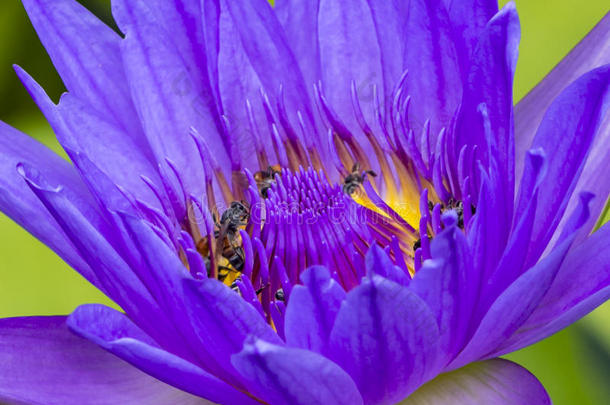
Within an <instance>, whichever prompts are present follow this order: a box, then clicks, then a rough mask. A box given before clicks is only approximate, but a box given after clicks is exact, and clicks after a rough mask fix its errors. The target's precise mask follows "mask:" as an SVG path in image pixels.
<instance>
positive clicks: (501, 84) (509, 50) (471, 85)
mask: <svg viewBox="0 0 610 405" xmlns="http://www.w3.org/2000/svg"><path fill="white" fill-rule="evenodd" d="M519 39H520V26H519V17H518V15H517V12H516V10H515V5H514V3H508V4H507V5H506V6H505V7H504V8H503V9H502V10H500V12H498V13H497V14H496V15H495V16H494V17H493V18H492V19H491V20H490V21H489V23H488V24H487V25H486V27H485V30H484V31H483V32H482V34H481V35H480V36H479V38H478V44H477V48H476V51H475V53H474V55H473V59H472V65H471V66H470V68H469V73H468V78H467V83H468V85H467V87H466V89H465V91H464V99H463V101H462V106H461V110H460V113H459V116H458V122H457V128H456V132H457V133H456V135H455V136H456V149H455V150H460V149H461V148H462V146H463V145H470V147H473V146H475V145H476V146H478V151H479V153H480V155H481V163H482V164H483V167H484V168H485V169H487V171H488V176H489V182H488V184H487V185H486V187H487V188H488V192H489V193H490V194H491V195H493V196H495V198H494V199H488V198H487V196H485V197H483V196H479V201H478V202H477V203H476V204H477V210H479V208H480V206H481V205H483V204H487V205H489V207H488V208H487V209H488V215H491V217H489V218H487V220H488V221H493V223H494V224H493V227H494V232H495V234H496V235H495V240H496V242H495V243H494V244H491V243H490V246H489V250H490V252H489V254H487V256H488V257H490V258H492V259H495V258H496V257H497V255H498V254H499V249H500V248H501V247H502V246H503V245H504V244H505V242H506V239H505V238H506V237H507V236H508V231H509V228H510V225H511V223H510V221H511V218H512V213H513V206H512V202H513V200H514V197H513V190H514V175H513V165H514V162H513V158H514V157H513V147H514V146H513V145H514V139H513V122H512V108H513V100H512V87H513V77H514V73H515V67H516V63H517V53H518V46H519ZM473 175H474V173H473ZM471 180H472V179H471ZM474 187H475V189H476V190H478V189H479V187H480V184H475V185H474ZM492 203H493V205H490V204H492Z"/></svg>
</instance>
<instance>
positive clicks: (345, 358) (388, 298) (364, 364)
mask: <svg viewBox="0 0 610 405" xmlns="http://www.w3.org/2000/svg"><path fill="white" fill-rule="evenodd" d="M437 344H438V327H437V325H436V320H435V318H434V315H433V314H432V312H431V311H430V309H429V308H428V306H427V305H426V304H425V303H424V302H423V301H422V300H421V299H420V298H419V297H418V296H417V295H415V293H413V292H412V291H410V290H409V289H408V288H406V287H403V286H401V285H399V284H396V283H394V282H393V281H390V280H388V279H385V278H383V277H380V276H373V277H372V278H370V279H369V278H365V279H364V280H363V282H362V284H360V285H359V286H358V287H356V288H355V289H353V290H352V291H350V292H349V293H348V294H347V298H346V299H345V301H344V302H343V304H342V305H341V309H340V310H339V314H338V315H337V319H336V321H335V325H334V327H333V330H332V332H331V335H330V346H329V350H328V356H329V357H330V358H331V359H332V360H333V361H335V362H336V363H337V364H339V365H340V366H341V367H342V368H343V369H344V370H345V371H347V372H348V374H349V375H351V376H352V378H353V379H354V381H355V382H356V385H357V386H358V389H359V390H360V393H361V394H362V398H363V399H364V401H365V402H366V403H370V404H377V403H393V402H396V401H399V400H401V399H403V398H404V397H405V396H407V395H408V394H409V393H411V392H412V391H413V390H414V389H415V388H416V387H417V386H419V385H420V384H422V383H423V382H424V381H425V380H426V379H427V378H429V376H430V373H432V372H436V371H437V369H436V365H437V363H438V361H437V360H438V358H437V356H438V353H437V350H438V348H437Z"/></svg>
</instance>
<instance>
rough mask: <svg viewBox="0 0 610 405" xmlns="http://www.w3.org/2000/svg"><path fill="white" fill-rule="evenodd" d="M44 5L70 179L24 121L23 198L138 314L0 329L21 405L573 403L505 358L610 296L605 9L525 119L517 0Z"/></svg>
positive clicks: (90, 309) (31, 225) (1, 204)
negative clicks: (110, 23) (108, 8)
mask: <svg viewBox="0 0 610 405" xmlns="http://www.w3.org/2000/svg"><path fill="white" fill-rule="evenodd" d="M458 3H459V4H458ZM24 4H25V7H26V9H27V11H28V13H29V15H30V18H31V20H32V23H33V25H34V27H35V29H36V30H37V32H38V34H39V36H40V38H41V40H42V42H43V43H44V45H45V47H46V48H47V50H48V52H49V54H50V56H51V58H52V60H53V62H54V64H55V66H56V68H57V70H58V72H59V73H60V75H61V77H62V78H63V80H64V83H65V85H66V87H67V89H68V92H67V93H65V94H64V95H63V96H62V97H61V100H60V101H59V103H58V104H55V103H54V102H52V101H51V100H50V99H49V98H48V97H47V96H46V94H45V93H44V91H43V89H42V88H41V87H40V86H39V85H38V84H37V83H36V82H35V81H34V80H33V79H32V78H31V77H30V76H28V75H27V73H25V71H23V70H22V69H21V68H19V67H17V68H16V71H17V74H18V75H19V77H20V79H21V80H22V82H23V83H24V85H25V87H26V88H27V90H28V91H29V92H30V93H31V95H32V97H33V98H34V100H35V101H36V103H37V104H38V106H39V107H40V109H41V110H42V112H43V113H44V114H45V116H46V117H47V119H48V120H49V122H50V123H51V125H52V127H53V129H54V131H55V133H56V134H57V137H58V139H59V141H60V143H61V144H62V146H63V147H64V149H65V150H66V152H67V154H68V156H69V157H70V160H71V161H72V163H68V162H66V161H64V160H63V159H62V158H60V157H58V156H57V155H55V154H53V153H52V152H50V151H49V150H47V149H46V148H44V147H43V146H42V145H40V144H39V143H37V142H35V141H34V140H32V139H31V138H29V137H27V136H25V135H23V134H21V133H19V132H18V131H16V130H14V129H12V128H10V127H8V126H6V125H5V124H1V125H0V131H1V136H0V154H1V155H2V159H1V160H0V168H1V170H2V176H1V178H0V209H2V211H3V212H5V213H6V214H7V215H9V216H10V217H11V218H13V219H14V220H15V221H16V222H18V223H19V224H21V225H22V226H23V227H25V228H26V229H27V230H28V231H29V232H31V233H32V234H34V235H35V236H36V237H37V238H39V239H40V240H42V241H43V242H44V243H46V244H47V245H48V246H49V247H51V248H52V249H53V250H54V251H55V252H57V254H59V255H60V256H61V257H62V258H64V259H65V260H66V261H67V262H68V263H69V264H70V265H71V266H72V267H74V268H75V269H76V270H77V271H78V272H79V273H80V274H82V275H83V277H85V278H86V279H87V280H89V281H90V282H91V283H92V284H94V285H95V286H96V287H97V288H99V289H100V290H101V291H102V292H104V293H105V294H106V295H107V296H108V297H110V298H111V299H112V300H114V302H116V303H117V304H118V305H119V306H120V307H121V308H122V309H123V311H124V313H123V312H119V311H116V310H114V309H111V308H108V307H105V306H103V305H93V304H92V305H83V306H81V307H79V308H77V309H76V310H75V311H74V312H73V313H72V314H71V315H69V316H68V317H63V316H58V317H28V318H14V319H3V320H0V364H2V367H1V368H0V400H1V401H3V402H9V403H44V404H82V403H87V404H108V403H112V404H128V403H137V404H142V403H146V404H148V403H159V404H176V403H180V404H182V403H209V402H208V401H211V402H214V403H222V404H257V403H268V404H350V405H352V404H392V403H396V402H399V401H403V400H404V402H403V403H405V404H424V403H425V404H445V403H449V402H450V403H455V404H472V403H485V404H504V403H506V404H540V403H549V402H550V400H549V398H548V395H547V394H546V392H545V391H544V389H543V387H542V386H541V385H540V383H539V382H538V381H537V380H536V379H535V377H534V376H532V375H531V374H530V373H529V372H528V371H527V370H525V369H523V368H522V367H520V366H519V365H517V364H514V363H511V362H509V361H507V360H502V359H498V358H497V357H498V356H500V355H502V354H505V353H508V352H510V351H513V350H516V349H519V348H521V347H524V346H526V345H529V344H531V343H533V342H536V341H538V340H540V339H543V338H544V337H546V336H548V335H550V334H552V333H554V332H556V331H558V330H560V329H562V328H563V327H565V326H567V325H569V324H570V323H572V322H573V321H575V320H576V319H579V318H580V317H582V316H583V315H585V314H586V313H587V312H589V311H590V310H592V309H593V308H595V307H596V306H597V305H599V304H601V303H603V302H604V301H605V300H606V299H607V298H608V296H609V295H610V288H609V286H610V256H609V255H610V249H608V245H609V243H610V239H609V238H610V235H609V233H610V227H609V225H607V224H606V225H604V226H601V228H599V229H598V230H597V231H595V232H593V233H592V230H593V229H594V227H595V223H596V221H597V218H598V217H599V213H600V212H601V210H602V208H603V206H604V204H605V200H606V198H607V196H608V190H609V189H610V176H607V175H606V173H605V171H606V170H607V155H608V140H609V137H608V123H609V120H608V115H604V112H605V107H606V105H607V102H608V94H609V92H608V88H609V81H610V66H602V67H598V66H601V62H608V59H609V55H608V54H607V49H605V50H606V53H605V54H604V53H603V52H604V45H603V44H604V43H607V41H608V38H609V35H608V32H609V29H610V19H609V18H608V17H606V18H605V19H604V20H603V21H602V22H601V23H600V25H599V26H598V27H597V28H596V29H595V30H594V31H593V32H592V33H591V34H590V35H589V37H588V38H587V39H585V40H584V41H583V42H582V43H581V44H580V45H579V46H578V48H577V50H576V51H574V52H573V53H572V54H571V55H569V56H568V57H567V58H566V59H565V61H564V62H562V64H560V65H559V66H558V67H557V68H556V69H555V70H554V71H553V72H552V73H551V74H550V75H549V77H548V78H547V79H545V81H543V82H542V83H541V84H540V85H539V86H538V87H537V88H536V89H535V90H534V91H533V92H532V93H531V94H530V95H529V96H528V97H526V98H525V99H524V100H523V101H522V102H521V103H520V104H519V105H518V106H517V108H516V109H515V110H513V100H512V80H513V74H514V69H515V63H516V59H517V46H518V42H519V23H518V18H517V14H516V11H515V7H514V5H513V4H512V3H509V4H508V5H507V6H506V7H504V8H503V9H502V10H500V11H498V9H497V5H496V1H495V0H494V1H492V0H479V1H462V2H457V1H454V2H451V1H441V0H436V1H434V0H431V1H423V0H412V1H405V2H399V1H396V2H388V1H381V0H380V1H373V0H369V1H364V0H362V1H359V0H356V1H353V2H349V4H348V3H347V2H342V1H340V0H319V1H311V2H303V1H300V0H283V1H279V0H278V1H277V5H276V7H275V8H271V7H270V6H269V5H268V4H267V3H266V2H265V1H264V0H250V1H248V0H231V1H229V0H204V1H200V0H173V1H172V0H167V1H161V0H154V1H147V2H144V1H127V0H115V1H113V14H114V18H115V20H116V21H117V24H118V26H119V27H120V30H121V32H122V33H123V35H119V34H117V33H115V32H114V31H112V30H111V29H110V28H108V27H107V26H105V25H104V24H103V23H101V22H100V21H99V20H97V19H96V18H95V17H94V16H93V15H92V14H90V13H89V12H87V11H86V10H85V9H84V8H83V7H81V6H80V5H79V4H78V3H76V1H74V0H24ZM605 48H607V47H605ZM600 49H601V50H600ZM593 68H595V69H594V70H591V69H593ZM572 81H573V82H572ZM570 82H572V83H571V84H569V85H568V83H570ZM553 100H554V101H553ZM515 129H516V130H515Z"/></svg>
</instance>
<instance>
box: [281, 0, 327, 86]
mask: <svg viewBox="0 0 610 405" xmlns="http://www.w3.org/2000/svg"><path fill="white" fill-rule="evenodd" d="M319 9H320V1H301V0H277V1H276V2H275V7H274V12H275V14H276V15H277V18H278V20H279V21H280V23H281V24H282V27H283V28H284V32H285V33H286V41H287V42H288V45H289V46H290V49H292V52H293V53H294V56H295V58H296V60H297V61H298V63H299V66H300V67H301V71H302V72H303V76H304V78H305V84H306V86H308V88H310V87H311V86H312V85H313V84H314V83H317V82H318V80H320V77H321V75H322V73H321V67H320V46H319V45H318V13H319Z"/></svg>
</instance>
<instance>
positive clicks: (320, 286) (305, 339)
mask: <svg viewBox="0 0 610 405" xmlns="http://www.w3.org/2000/svg"><path fill="white" fill-rule="evenodd" d="M301 280H302V281H303V284H304V285H303V286H300V285H297V286H295V287H294V288H293V289H292V291H291V292H290V300H289V301H288V307H287V308H286V317H285V320H284V332H285V334H286V343H287V344H288V345H289V346H294V347H299V348H302V349H307V350H312V351H316V352H318V353H322V351H323V350H324V348H325V346H326V345H327V343H328V337H329V336H330V331H331V330H332V327H333V325H334V323H335V319H336V317H337V313H338V312H339V308H340V307H341V302H343V300H344V299H345V291H344V290H343V288H341V286H340V285H339V284H338V283H337V282H336V281H335V280H334V279H333V278H331V277H330V272H329V270H328V269H327V268H326V267H322V266H312V267H310V268H308V269H307V270H305V271H304V272H303V273H302V274H301Z"/></svg>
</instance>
